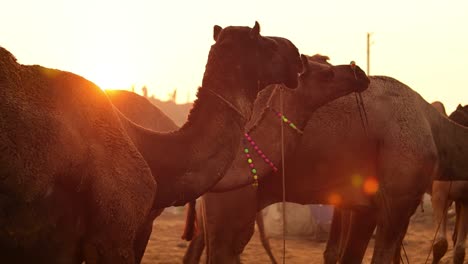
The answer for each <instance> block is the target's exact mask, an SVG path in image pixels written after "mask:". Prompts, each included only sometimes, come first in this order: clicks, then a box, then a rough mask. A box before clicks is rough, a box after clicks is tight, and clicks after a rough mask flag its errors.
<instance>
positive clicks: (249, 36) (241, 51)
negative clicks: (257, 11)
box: [206, 22, 302, 95]
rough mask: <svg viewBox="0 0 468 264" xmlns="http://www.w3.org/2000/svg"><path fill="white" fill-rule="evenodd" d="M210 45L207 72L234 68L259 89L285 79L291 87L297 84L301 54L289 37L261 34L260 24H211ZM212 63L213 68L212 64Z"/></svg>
mask: <svg viewBox="0 0 468 264" xmlns="http://www.w3.org/2000/svg"><path fill="white" fill-rule="evenodd" d="M213 38H214V40H215V41H216V43H215V44H214V45H212V47H211V50H210V55H209V58H208V64H207V68H206V70H207V71H206V72H210V71H225V69H226V68H228V69H232V68H234V69H235V71H236V72H237V73H239V75H240V76H242V78H247V80H246V81H250V82H254V83H255V84H258V86H257V85H256V87H257V88H258V89H257V90H256V91H253V92H255V95H256V93H257V92H258V91H259V90H262V89H263V88H265V87H266V86H267V85H269V84H275V83H284V84H285V85H286V86H288V87H290V88H295V87H296V86H297V82H298V81H297V77H298V74H299V72H300V71H301V70H302V64H301V60H300V55H299V52H298V49H297V48H296V46H295V45H294V44H293V43H292V42H291V41H289V40H287V39H285V38H279V37H265V36H262V35H260V25H259V24H258V22H255V25H254V27H253V28H249V27H239V26H229V27H226V28H224V29H223V28H221V27H220V26H217V25H216V26H214V32H213ZM211 66H213V67H214V68H212V67H211Z"/></svg>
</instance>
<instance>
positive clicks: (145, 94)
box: [141, 85, 148, 97]
mask: <svg viewBox="0 0 468 264" xmlns="http://www.w3.org/2000/svg"><path fill="white" fill-rule="evenodd" d="M141 90H142V91H143V96H144V97H148V88H146V85H145V86H143V88H141Z"/></svg>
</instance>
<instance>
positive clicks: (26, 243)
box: [0, 48, 156, 263]
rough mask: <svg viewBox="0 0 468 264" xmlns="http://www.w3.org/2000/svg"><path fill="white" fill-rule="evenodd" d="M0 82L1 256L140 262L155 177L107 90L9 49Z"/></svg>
mask: <svg viewBox="0 0 468 264" xmlns="http://www.w3.org/2000/svg"><path fill="white" fill-rule="evenodd" d="M0 87H1V89H0V108H1V110H0V153H1V154H0V179H1V181H0V189H1V191H0V251H1V252H2V254H0V262H1V263H81V262H82V261H86V263H135V262H137V260H138V256H137V254H136V253H135V249H136V247H137V245H136V241H137V240H139V239H140V238H141V231H142V230H141V227H142V226H143V225H144V224H145V222H146V221H147V219H148V216H149V214H150V210H151V207H152V201H153V200H154V196H155V193H156V183H155V181H154V178H153V176H152V175H151V172H150V169H149V168H148V166H147V165H146V162H145V161H144V159H143V158H142V156H141V155H140V153H139V152H138V151H137V149H136V148H135V146H134V145H133V144H132V142H131V141H130V139H129V138H128V136H127V135H126V134H125V132H124V130H123V129H122V127H121V124H120V121H119V119H118V116H117V115H116V113H115V112H114V110H113V108H112V105H111V104H110V102H109V100H108V98H107V96H106V95H105V94H104V92H102V90H101V89H99V88H98V87H97V86H96V85H94V84H93V83H91V82H89V81H87V80H85V79H84V78H82V77H80V76H77V75H75V74H72V73H68V72H63V71H59V70H52V69H47V68H44V67H41V66H37V65H34V66H25V65H21V64H18V63H17V62H16V59H15V58H14V57H13V55H12V54H11V53H9V52H8V51H7V50H5V49H3V48H0ZM135 177H137V178H138V181H135Z"/></svg>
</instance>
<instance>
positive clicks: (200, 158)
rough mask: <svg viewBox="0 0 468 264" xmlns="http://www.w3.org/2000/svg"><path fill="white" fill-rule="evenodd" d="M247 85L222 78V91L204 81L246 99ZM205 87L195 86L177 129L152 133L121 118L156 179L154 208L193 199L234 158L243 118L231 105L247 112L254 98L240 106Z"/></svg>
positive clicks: (211, 182) (210, 86) (242, 128)
mask: <svg viewBox="0 0 468 264" xmlns="http://www.w3.org/2000/svg"><path fill="white" fill-rule="evenodd" d="M221 83H223V82H216V83H215V84H216V85H220V84H221ZM242 85H243V86H242ZM254 85H256V84H252V85H251V86H254ZM239 86H242V89H239ZM245 86H246V84H245V83H244V84H242V83H236V82H230V83H229V82H224V87H223V89H222V90H221V89H220V88H219V87H213V86H212V85H210V84H209V83H208V84H206V88H208V89H210V90H212V91H226V90H227V91H230V93H231V94H230V95H228V96H224V98H225V99H226V100H229V99H227V98H246V97H247V96H246V95H244V94H242V93H243V91H244V89H246V88H245ZM204 87H205V86H204ZM204 87H202V88H200V89H199V91H198V99H197V101H196V102H195V103H194V107H193V109H192V111H191V112H190V115H189V118H188V121H187V123H186V124H184V126H183V127H182V128H181V129H179V130H177V131H174V132H170V133H156V132H153V131H149V130H146V129H144V128H141V127H139V126H137V125H135V124H133V123H131V122H129V121H128V120H127V121H126V122H124V126H125V127H126V130H127V132H128V134H129V136H130V137H131V139H132V141H133V142H134V143H135V145H136V147H137V148H138V150H139V151H140V153H141V154H142V156H143V157H144V159H145V160H146V162H147V163H148V165H149V167H150V169H151V172H152V173H153V176H154V177H155V179H156V181H157V184H158V187H157V193H156V198H155V204H154V206H155V208H164V207H168V206H180V205H183V204H185V203H186V202H188V201H191V200H193V199H195V198H197V197H198V196H200V195H201V194H202V193H204V192H206V190H208V189H209V188H210V187H211V186H212V185H214V184H215V183H216V182H217V181H218V180H220V179H221V177H222V176H223V175H224V173H225V171H226V170H227V168H228V167H229V166H230V164H231V162H232V160H233V159H234V154H235V150H237V148H238V145H239V139H240V138H241V136H242V133H243V130H244V125H245V120H244V118H243V117H242V116H241V115H240V114H239V113H238V112H237V111H236V110H235V109H233V107H238V108H239V109H244V111H245V109H248V108H249V107H250V108H251V104H252V102H248V100H244V102H242V104H243V107H244V108H242V107H241V106H239V104H240V103H241V101H239V99H237V101H234V102H231V104H232V105H229V104H227V103H226V102H225V101H223V100H221V99H219V98H218V97H217V96H215V95H213V93H212V92H208V91H207V89H206V88H204ZM216 88H217V89H216ZM249 88H252V87H249ZM255 88H256V86H255ZM235 91H238V94H235ZM219 93H220V92H219ZM251 100H253V99H251ZM249 104H250V105H249ZM240 111H242V110H240Z"/></svg>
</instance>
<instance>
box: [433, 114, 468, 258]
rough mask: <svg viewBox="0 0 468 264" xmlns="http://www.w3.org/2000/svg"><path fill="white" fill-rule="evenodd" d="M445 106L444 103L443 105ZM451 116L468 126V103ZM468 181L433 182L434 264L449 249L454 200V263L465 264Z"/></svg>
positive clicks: (467, 227)
mask: <svg viewBox="0 0 468 264" xmlns="http://www.w3.org/2000/svg"><path fill="white" fill-rule="evenodd" d="M442 106H443V105H442ZM449 118H450V119H451V120H453V121H455V122H457V123H459V124H460V125H463V126H465V127H468V105H466V106H464V107H462V106H461V105H458V107H457V109H456V110H455V111H454V112H453V113H452V114H450V116H449ZM467 193H468V183H466V182H464V181H453V182H444V181H434V182H433V184H432V207H433V209H434V223H435V225H436V230H438V233H437V236H436V242H435V244H434V248H433V261H432V263H433V264H436V263H439V261H440V259H441V258H442V257H443V256H444V255H445V253H446V252H447V249H448V242H447V237H446V233H447V209H448V207H449V205H450V204H451V203H452V201H455V202H456V210H457V216H456V225H455V230H454V235H453V242H454V248H455V249H454V256H453V263H455V264H463V262H464V259H465V247H466V234H467V231H468V202H467V198H466V194H467ZM438 225H440V226H438Z"/></svg>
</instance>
